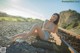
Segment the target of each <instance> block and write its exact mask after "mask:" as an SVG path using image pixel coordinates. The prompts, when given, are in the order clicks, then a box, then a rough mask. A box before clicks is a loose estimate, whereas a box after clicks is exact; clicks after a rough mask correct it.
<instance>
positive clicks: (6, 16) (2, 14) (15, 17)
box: [0, 12, 42, 22]
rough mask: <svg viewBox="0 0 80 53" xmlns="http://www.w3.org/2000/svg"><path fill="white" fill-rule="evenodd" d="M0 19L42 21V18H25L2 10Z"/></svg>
mask: <svg viewBox="0 0 80 53" xmlns="http://www.w3.org/2000/svg"><path fill="white" fill-rule="evenodd" d="M0 21H17V22H21V21H24V22H42V20H40V19H32V18H24V17H21V16H13V15H8V14H6V13H4V12H0Z"/></svg>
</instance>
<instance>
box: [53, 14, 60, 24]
mask: <svg viewBox="0 0 80 53" xmlns="http://www.w3.org/2000/svg"><path fill="white" fill-rule="evenodd" d="M54 15H56V16H57V20H56V21H53V23H54V24H56V25H57V24H58V22H59V18H60V15H59V14H58V13H54V14H53V15H52V16H54Z"/></svg>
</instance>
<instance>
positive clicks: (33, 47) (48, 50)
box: [6, 36, 69, 53]
mask: <svg viewBox="0 0 80 53" xmlns="http://www.w3.org/2000/svg"><path fill="white" fill-rule="evenodd" d="M66 49H67V48H65V45H64V46H63V47H62V46H58V45H56V44H55V43H53V42H49V41H44V40H41V39H40V38H38V37H37V38H36V37H35V36H34V37H33V36H32V37H29V38H27V40H25V41H22V40H18V41H16V42H13V43H12V44H10V46H9V47H7V49H6V53H64V52H65V51H66V52H67V51H68V52H67V53H69V50H68V49H67V50H66ZM62 50H64V51H62ZM66 52H65V53H66Z"/></svg>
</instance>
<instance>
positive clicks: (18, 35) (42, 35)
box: [12, 25, 44, 41]
mask: <svg viewBox="0 0 80 53" xmlns="http://www.w3.org/2000/svg"><path fill="white" fill-rule="evenodd" d="M35 30H37V33H35ZM33 34H35V35H37V34H38V35H39V37H40V38H41V39H43V38H44V33H43V31H42V29H41V27H39V26H38V25H34V26H33V27H32V28H31V29H30V31H29V32H28V33H27V32H25V33H21V34H17V35H15V36H13V37H12V41H15V40H16V39H18V38H27V37H29V36H31V35H33Z"/></svg>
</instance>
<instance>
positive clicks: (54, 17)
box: [50, 15, 58, 22]
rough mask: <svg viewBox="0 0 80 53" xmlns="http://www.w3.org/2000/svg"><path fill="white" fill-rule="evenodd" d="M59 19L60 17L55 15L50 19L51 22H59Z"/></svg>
mask: <svg viewBox="0 0 80 53" xmlns="http://www.w3.org/2000/svg"><path fill="white" fill-rule="evenodd" d="M57 18H58V16H57V15H53V16H51V18H50V21H52V22H53V21H56V20H57Z"/></svg>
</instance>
